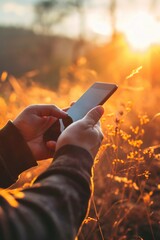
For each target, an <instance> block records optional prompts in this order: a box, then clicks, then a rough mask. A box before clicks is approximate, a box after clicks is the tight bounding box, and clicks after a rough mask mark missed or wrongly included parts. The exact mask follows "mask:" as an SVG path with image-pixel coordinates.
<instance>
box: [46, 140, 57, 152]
mask: <svg viewBox="0 0 160 240" xmlns="http://www.w3.org/2000/svg"><path fill="white" fill-rule="evenodd" d="M46 146H47V148H48V149H50V150H53V151H54V150H55V148H56V142H54V141H48V142H46Z"/></svg>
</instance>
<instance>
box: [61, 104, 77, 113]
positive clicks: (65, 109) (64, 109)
mask: <svg viewBox="0 0 160 240" xmlns="http://www.w3.org/2000/svg"><path fill="white" fill-rule="evenodd" d="M74 104H75V102H71V104H70V106H69V107H66V108H63V111H65V112H67V111H68V110H69V109H70V107H72V106H73V105H74Z"/></svg>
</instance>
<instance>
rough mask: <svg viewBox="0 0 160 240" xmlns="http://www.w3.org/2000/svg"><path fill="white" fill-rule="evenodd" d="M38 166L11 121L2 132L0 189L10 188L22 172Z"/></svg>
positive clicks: (0, 136) (0, 143)
mask: <svg viewBox="0 0 160 240" xmlns="http://www.w3.org/2000/svg"><path fill="white" fill-rule="evenodd" d="M36 165H37V164H36V161H35V160H34V158H33V155H32V153H31V151H30V149H29V147H28V146H27V144H26V142H25V141H24V139H23V137H22V136H21V134H20V132H19V131H18V129H17V128H16V127H15V126H14V125H13V124H12V122H11V121H9V122H8V123H7V124H6V126H5V127H4V128H2V129H1V130H0V187H3V188H5V187H8V186H10V185H11V184H12V183H14V182H15V181H16V180H17V178H18V175H19V174H20V173H21V172H23V171H24V170H26V169H28V168H30V167H33V166H36Z"/></svg>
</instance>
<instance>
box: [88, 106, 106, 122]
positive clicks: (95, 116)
mask: <svg viewBox="0 0 160 240" xmlns="http://www.w3.org/2000/svg"><path fill="white" fill-rule="evenodd" d="M103 113H104V108H103V107H102V106H97V107H95V108H92V109H91V110H90V111H89V112H88V113H87V114H86V116H85V117H84V118H83V119H84V121H87V122H88V124H91V125H93V126H94V125H95V124H97V123H98V121H99V120H100V118H101V117H102V115H103Z"/></svg>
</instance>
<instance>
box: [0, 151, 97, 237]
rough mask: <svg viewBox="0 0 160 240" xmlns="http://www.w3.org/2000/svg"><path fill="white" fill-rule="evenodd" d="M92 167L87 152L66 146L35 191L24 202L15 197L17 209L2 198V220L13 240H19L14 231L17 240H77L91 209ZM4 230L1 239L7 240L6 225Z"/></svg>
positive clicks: (24, 197) (26, 192) (36, 183)
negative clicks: (89, 206)
mask: <svg viewBox="0 0 160 240" xmlns="http://www.w3.org/2000/svg"><path fill="white" fill-rule="evenodd" d="M92 164H93V160H92V158H91V156H90V155H89V153H88V152H87V151H85V150H83V149H81V148H78V147H73V146H66V147H64V148H63V149H60V150H59V152H58V153H57V154H56V156H55V161H54V162H53V164H52V165H51V166H50V167H49V168H48V170H47V171H46V172H44V173H43V174H42V175H40V176H39V177H38V178H37V180H36V181H35V183H34V184H33V186H32V188H28V189H26V190H24V191H22V192H21V193H22V195H23V194H24V196H23V198H21V197H22V195H19V197H20V198H19V197H18V195H17V196H14V200H16V202H17V207H15V208H14V207H12V206H11V205H10V204H9V203H8V202H6V200H4V198H2V199H1V200H3V201H4V202H3V201H2V202H3V206H1V207H2V210H3V215H2V216H3V217H2V218H1V219H0V220H1V221H3V218H4V219H5V222H6V223H7V226H8V228H7V234H10V238H9V239H10V240H11V239H15V238H14V235H13V234H11V233H12V231H13V232H14V233H15V234H16V235H17V238H16V239H17V240H23V239H26V240H27V239H29V240H31V239H39V240H43V239H44V240H49V239H51V238H53V239H57V240H66V239H67V240H71V239H74V238H75V236H76V234H77V232H78V229H79V227H80V225H81V223H82V221H83V220H84V218H85V216H86V213H87V209H88V203H89V199H90V194H91V169H92ZM4 210H5V211H4ZM6 210H7V211H6ZM1 229H2V232H1V235H0V236H3V234H4V235H5V229H4V228H3V224H1ZM24 236H25V237H24ZM1 239H3V238H1ZM4 239H5V238H4Z"/></svg>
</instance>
